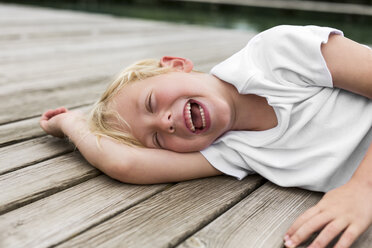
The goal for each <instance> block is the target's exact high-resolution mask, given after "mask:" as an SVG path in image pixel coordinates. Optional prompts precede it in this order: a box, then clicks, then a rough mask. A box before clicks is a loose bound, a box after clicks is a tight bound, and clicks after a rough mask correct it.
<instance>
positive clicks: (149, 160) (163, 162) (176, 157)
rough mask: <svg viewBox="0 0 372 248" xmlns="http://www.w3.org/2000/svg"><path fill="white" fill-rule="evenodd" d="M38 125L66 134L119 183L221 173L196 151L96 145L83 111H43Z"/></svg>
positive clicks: (104, 140) (107, 143)
mask: <svg viewBox="0 0 372 248" xmlns="http://www.w3.org/2000/svg"><path fill="white" fill-rule="evenodd" d="M40 125H41V127H42V128H43V129H44V131H45V132H47V133H49V134H51V135H53V136H57V137H63V136H64V135H66V136H68V137H69V138H70V140H71V141H72V142H73V143H74V144H75V145H76V146H77V147H78V149H79V150H80V152H81V153H82V154H83V156H84V157H85V158H86V159H87V160H88V161H89V163H91V164H92V165H93V166H95V167H96V168H98V169H99V170H101V171H103V172H104V173H105V174H107V175H109V176H110V177H113V178H115V179H117V180H120V181H122V182H128V183H136V184H151V183H163V182H176V181H183V180H189V179H194V178H200V177H208V176H214V175H219V174H221V172H219V171H217V170H216V169H215V168H214V167H212V166H211V165H210V164H209V162H208V161H207V160H206V159H205V158H204V157H203V156H202V155H201V154H200V153H199V152H194V153H176V152H172V151H167V150H159V149H148V148H137V147H129V146H126V145H124V144H120V143H117V142H115V141H113V140H111V139H109V138H105V137H103V138H101V139H100V148H99V147H98V146H97V143H96V136H95V135H93V134H92V133H91V132H90V131H89V129H88V126H87V124H86V121H85V120H84V119H83V117H82V114H80V113H78V112H72V111H67V110H66V109H65V108H59V109H55V110H49V111H47V112H45V113H44V114H43V116H42V118H41V120H40Z"/></svg>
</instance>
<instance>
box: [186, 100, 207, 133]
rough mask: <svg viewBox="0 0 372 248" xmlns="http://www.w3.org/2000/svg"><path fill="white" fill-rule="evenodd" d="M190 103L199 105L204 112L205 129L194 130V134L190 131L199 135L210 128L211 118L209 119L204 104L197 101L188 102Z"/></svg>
mask: <svg viewBox="0 0 372 248" xmlns="http://www.w3.org/2000/svg"><path fill="white" fill-rule="evenodd" d="M190 103H196V104H198V105H200V106H201V107H202V108H203V110H204V118H205V128H203V129H202V130H195V132H192V131H191V130H190V131H191V132H192V133H193V134H200V133H204V132H206V131H208V129H209V127H210V126H211V118H210V115H209V111H208V109H207V108H206V107H205V105H204V104H202V103H200V102H198V101H195V100H190ZM186 104H187V103H186Z"/></svg>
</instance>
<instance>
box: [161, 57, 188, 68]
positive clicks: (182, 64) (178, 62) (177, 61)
mask: <svg viewBox="0 0 372 248" xmlns="http://www.w3.org/2000/svg"><path fill="white" fill-rule="evenodd" d="M160 64H161V66H162V67H167V66H168V67H172V68H174V69H176V71H182V72H190V71H191V70H192V68H194V64H193V63H192V61H191V60H189V59H185V58H179V57H172V56H164V57H162V58H161V59H160Z"/></svg>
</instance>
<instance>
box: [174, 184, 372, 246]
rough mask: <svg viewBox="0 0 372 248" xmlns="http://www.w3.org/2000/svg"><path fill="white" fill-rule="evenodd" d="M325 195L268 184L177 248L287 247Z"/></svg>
mask: <svg viewBox="0 0 372 248" xmlns="http://www.w3.org/2000/svg"><path fill="white" fill-rule="evenodd" d="M322 195H323V194H321V193H316V192H310V191H306V190H301V189H295V188H281V187H279V186H276V185H274V184H272V183H270V182H268V183H266V184H265V185H263V186H262V187H260V188H259V189H258V190H256V191H255V192H253V193H252V194H250V195H248V196H247V197H246V198H245V199H243V200H242V201H241V202H239V203H238V204H236V205H235V206H234V207H232V208H231V209H229V210H228V211H227V212H226V213H225V214H224V215H222V216H220V217H219V218H217V219H216V220H214V221H213V222H211V223H210V224H209V225H208V226H206V227H205V228H203V229H202V230H200V231H199V232H197V233H195V234H194V235H192V236H191V237H189V238H188V239H187V240H185V241H184V242H183V243H182V244H180V245H179V246H177V248H201V247H241V246H242V244H246V245H247V246H248V247H255V248H265V247H273V248H274V247H278V248H279V247H283V236H284V234H285V232H286V231H287V230H288V228H289V227H290V226H291V224H292V223H293V222H294V220H295V219H296V218H297V217H298V216H299V215H300V214H302V213H303V212H304V211H305V210H307V209H308V208H310V207H311V206H313V205H315V204H316V203H317V202H318V201H319V200H320V199H321V197H322ZM222 230H223V231H222ZM315 237H316V235H313V236H312V239H309V240H308V241H307V242H305V243H303V244H301V245H300V246H298V247H299V248H305V247H307V246H308V245H310V243H311V241H312V240H313V238H315ZM371 237H372V227H371V228H370V229H369V230H368V231H367V232H366V233H364V234H363V235H362V236H361V237H360V238H359V239H358V242H357V243H355V244H354V246H353V247H358V248H359V247H363V248H364V247H366V248H367V247H369V245H368V244H371V243H370V242H369V241H371ZM335 241H336V240H335ZM335 241H334V242H333V243H332V245H334V244H335ZM329 247H331V245H330V246H329Z"/></svg>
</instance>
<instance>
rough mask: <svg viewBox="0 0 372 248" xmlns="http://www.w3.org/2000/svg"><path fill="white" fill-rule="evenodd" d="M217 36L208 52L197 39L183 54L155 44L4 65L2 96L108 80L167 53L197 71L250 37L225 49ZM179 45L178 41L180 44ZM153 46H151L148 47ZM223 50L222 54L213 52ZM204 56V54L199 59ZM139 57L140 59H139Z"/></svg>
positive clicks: (238, 46) (187, 46)
mask: <svg viewBox="0 0 372 248" xmlns="http://www.w3.org/2000/svg"><path fill="white" fill-rule="evenodd" d="M216 37H219V36H215V37H209V38H208V39H207V38H206V39H204V42H205V44H207V43H208V42H210V43H211V45H210V46H209V48H210V50H208V51H206V49H205V46H206V45H199V46H196V47H195V45H194V44H193V43H194V42H197V41H198V40H194V41H192V40H189V41H188V42H187V43H185V44H183V43H180V44H179V45H181V46H183V49H182V52H181V51H178V50H179V48H178V47H177V46H176V45H169V46H166V47H165V46H164V45H162V44H159V45H158V46H156V45H153V50H152V51H151V52H142V51H138V50H137V51H136V50H133V49H134V48H135V47H133V49H129V48H125V50H126V49H128V50H129V51H128V52H126V53H123V52H122V51H119V50H118V51H116V49H115V50H113V51H107V52H106V53H98V52H97V51H96V52H94V53H88V54H84V55H83V56H81V57H76V56H68V57H65V56H63V57H61V56H56V57H53V59H46V60H44V59H43V60H40V61H39V62H34V63H31V62H26V63H21V62H20V63H19V64H17V65H16V64H8V65H4V66H2V67H1V69H0V75H2V78H0V89H1V90H0V95H1V96H5V97H6V96H7V95H9V94H11V93H13V92H26V91H29V90H34V89H37V88H41V87H42V88H44V89H48V88H54V87H58V86H62V85H71V84H78V83H79V82H81V81H87V80H90V81H93V80H95V79H98V78H100V79H101V80H105V79H106V78H107V77H109V76H112V75H115V74H117V73H118V72H119V71H121V70H122V69H123V68H124V67H125V66H126V65H128V64H130V63H133V62H134V61H135V60H138V59H139V58H140V56H141V57H144V56H146V57H160V56H161V55H164V54H177V53H178V54H180V55H182V56H185V57H188V58H191V59H192V57H193V58H195V59H193V60H194V62H195V64H196V68H198V66H199V65H201V64H202V63H203V61H204V60H205V59H208V60H211V59H212V58H214V60H215V63H217V62H219V61H220V60H222V58H224V57H227V56H229V55H231V54H232V53H234V52H235V51H237V50H238V49H240V48H241V47H243V46H244V45H245V43H246V41H247V40H249V38H248V37H247V36H243V37H242V38H241V39H239V38H240V37H239V36H237V37H235V38H237V39H236V40H237V41H235V42H230V44H229V46H228V47H226V41H225V40H223V41H213V40H214V39H215V38H216ZM178 43H179V42H178ZM149 45H150V44H149ZM215 50H220V51H221V52H219V53H217V54H216V53H214V52H213V51H215ZM201 53H203V54H204V56H203V57H200V56H198V55H200V54H201ZM136 58H137V59H136ZM20 68H25V69H22V75H23V76H22V80H19V73H20ZM40 86H41V87H40ZM8 97H9V98H10V97H12V98H16V97H15V96H8Z"/></svg>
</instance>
